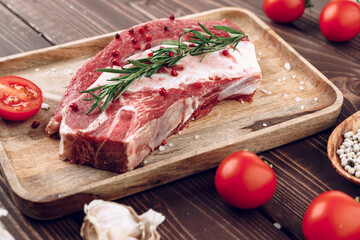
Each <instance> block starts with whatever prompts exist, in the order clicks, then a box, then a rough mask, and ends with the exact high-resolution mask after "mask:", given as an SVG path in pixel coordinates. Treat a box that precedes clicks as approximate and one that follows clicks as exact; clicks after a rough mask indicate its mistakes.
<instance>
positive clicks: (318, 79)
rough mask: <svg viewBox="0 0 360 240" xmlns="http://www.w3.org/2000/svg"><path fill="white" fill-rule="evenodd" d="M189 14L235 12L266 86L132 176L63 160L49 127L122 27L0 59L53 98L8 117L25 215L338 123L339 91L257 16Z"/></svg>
mask: <svg viewBox="0 0 360 240" xmlns="http://www.w3.org/2000/svg"><path fill="white" fill-rule="evenodd" d="M185 18H191V19H198V20H220V19H223V18H227V19H229V20H231V21H232V22H234V23H235V24H237V25H238V26H239V27H240V28H241V29H243V30H244V31H245V32H246V33H247V34H249V36H250V39H251V40H252V41H253V42H254V43H255V47H256V53H257V56H258V61H259V63H260V66H261V68H262V74H263V81H262V84H261V86H260V88H259V90H258V91H257V92H256V94H255V95H254V98H253V102H252V103H241V102H237V101H225V102H222V103H220V104H219V105H218V106H216V107H215V108H214V109H213V110H212V112H211V113H210V114H209V115H208V116H206V117H204V118H201V119H199V120H196V121H192V122H191V123H190V125H189V127H188V128H186V129H184V130H183V131H182V132H181V135H174V136H171V137H169V138H168V139H167V142H168V144H169V143H171V144H172V145H173V146H168V145H166V146H165V150H164V151H161V152H159V151H155V152H153V153H152V154H151V155H150V156H148V157H147V158H146V159H145V163H144V164H143V165H142V166H140V167H139V168H137V169H135V170H133V171H131V172H127V173H124V174H115V173H111V172H106V171H101V170H96V169H93V168H91V167H87V166H78V165H74V164H70V163H67V162H64V161H61V160H59V157H58V148H59V138H58V137H56V136H55V137H48V136H46V135H45V133H44V129H45V126H46V124H47V122H48V120H49V118H50V116H51V114H52V113H53V111H54V110H55V108H56V107H57V105H58V103H59V101H60V99H61V97H62V95H63V93H64V91H65V89H66V87H67V85H68V83H69V81H70V79H71V78H72V77H73V76H74V74H75V72H76V70H77V69H78V68H79V67H80V66H81V65H82V64H84V63H85V62H86V61H87V60H88V59H89V57H91V56H93V55H94V54H96V53H97V52H98V51H100V50H101V49H102V48H103V47H104V46H106V45H107V44H108V43H109V42H110V40H111V39H112V38H113V36H114V34H115V33H110V34H106V35H102V36H98V37H94V38H89V39H84V40H81V41H76V42H71V43H67V44H63V45H58V46H55V47H50V48H45V49H41V50H36V51H31V52H27V53H22V54H17V55H13V56H9V57H5V58H2V59H0V76H4V75H17V76H22V77H25V78H28V79H30V80H32V81H34V82H35V83H36V84H37V85H38V86H40V88H41V89H42V90H43V94H44V98H45V99H44V102H45V103H47V104H49V105H50V109H48V110H44V109H41V110H40V112H39V113H38V114H37V115H36V116H34V117H33V118H31V119H28V120H26V121H23V122H10V121H6V120H3V119H0V163H1V170H2V173H3V175H4V177H5V178H6V180H7V183H8V186H9V190H10V192H11V196H12V199H13V201H14V202H15V204H16V206H17V207H18V208H19V209H20V210H21V211H22V212H23V213H24V214H26V215H28V216H30V217H33V218H37V219H51V218H57V217H61V216H64V215H67V214H70V213H73V212H75V211H79V210H81V209H82V208H83V205H84V203H87V202H89V201H91V200H92V199H94V198H102V199H105V200H113V199H118V198H121V197H124V196H128V195H130V194H134V193H136V192H139V191H143V190H145V189H149V188H152V187H155V186H158V185H161V184H165V183H168V182H170V181H174V180H176V179H179V178H183V177H185V176H189V175H191V174H194V173H197V172H199V171H203V170H206V169H209V168H213V167H216V166H217V165H218V164H219V163H220V162H221V160H222V159H224V158H225V157H226V156H227V155H228V154H230V153H232V152H235V151H238V150H244V149H246V150H250V151H253V152H256V153H257V152H261V151H264V150H267V149H271V148H274V147H277V146H280V145H283V144H286V143H289V142H291V141H295V140H297V139H300V138H304V137H306V136H309V135H312V134H314V133H317V132H319V131H322V130H324V129H326V128H329V127H330V126H332V125H333V124H334V123H335V121H336V118H337V117H338V115H339V112H340V108H341V105H342V102H343V97H342V94H341V92H340V91H339V90H338V89H337V88H336V87H335V86H334V85H333V84H332V83H331V82H330V81H329V80H328V79H327V78H326V77H325V76H324V75H322V74H321V73H320V72H319V71H318V70H316V69H315V68H314V67H313V66H312V65H311V64H310V63H309V62H307V61H306V60H305V59H304V58H303V57H302V56H300V55H299V54H298V53H297V52H296V51H295V50H294V49H293V48H292V47H290V46H289V45H288V44H287V43H286V42H285V41H284V40H283V39H281V38H280V37H279V36H278V35H277V34H276V33H274V31H273V30H271V29H270V28H269V26H267V25H266V24H265V23H264V22H262V21H261V20H260V19H259V18H257V17H256V16H255V15H254V14H253V13H251V12H249V11H247V10H244V9H239V8H222V9H217V10H212V11H208V12H203V13H199V14H194V15H190V16H186V17H185ZM286 63H289V64H290V67H291V69H290V70H287V69H286V68H285V67H284V65H285V64H286ZM34 120H37V121H40V123H41V125H40V127H39V128H37V129H33V128H31V123H32V122H33V121H34Z"/></svg>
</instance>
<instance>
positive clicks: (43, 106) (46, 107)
mask: <svg viewBox="0 0 360 240" xmlns="http://www.w3.org/2000/svg"><path fill="white" fill-rule="evenodd" d="M41 108H42V109H49V104H46V103H42V104H41Z"/></svg>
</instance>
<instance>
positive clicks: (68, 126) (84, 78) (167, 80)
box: [47, 20, 261, 172]
mask: <svg viewBox="0 0 360 240" xmlns="http://www.w3.org/2000/svg"><path fill="white" fill-rule="evenodd" d="M197 23H198V22H197V21H192V20H158V21H154V22H149V23H146V24H144V25H140V26H137V27H134V28H132V29H130V30H129V31H124V32H122V33H121V34H119V35H117V36H116V38H115V39H114V40H113V41H112V42H111V43H110V44H109V45H108V46H107V47H106V48H105V49H104V50H103V51H102V52H100V53H99V54H97V55H96V56H95V57H93V58H92V59H91V60H90V62H89V63H87V64H85V65H84V66H83V67H82V68H81V69H79V71H78V73H77V74H76V76H75V78H74V79H73V80H72V82H71V84H70V86H69V89H68V90H67V91H66V94H65V96H64V98H63V100H62V101H61V103H60V105H59V107H58V109H57V110H56V112H55V113H54V115H53V117H52V119H51V120H50V123H49V125H48V127H47V132H48V133H49V134H52V133H54V132H56V131H57V130H58V127H59V126H60V129H59V133H60V137H61V140H60V158H61V159H67V160H69V161H70V162H73V163H79V164H89V165H92V166H94V167H95V168H99V169H104V170H109V171H114V172H125V171H129V170H132V169H134V168H135V167H137V166H138V165H139V164H140V163H141V162H142V161H143V160H144V158H145V157H146V156H148V155H149V154H150V153H151V152H152V151H153V150H154V149H156V148H157V147H158V146H159V145H160V144H161V142H162V141H163V140H164V139H165V138H166V137H167V136H169V135H171V134H174V133H176V132H177V131H179V130H181V129H182V128H183V127H184V126H185V125H186V124H187V122H188V121H189V120H190V119H193V118H198V117H201V116H204V115H206V114H208V113H209V112H210V110H211V108H212V107H213V106H215V105H216V104H217V103H219V102H220V101H222V100H225V99H238V100H240V99H242V100H246V101H251V97H252V95H253V94H254V92H255V91H256V89H257V88H258V86H259V84H260V81H261V71H260V67H259V65H258V63H257V61H256V56H255V50H254V45H253V44H252V43H251V42H250V41H248V40H247V39H246V40H244V41H240V43H239V44H238V46H237V48H236V50H235V51H233V46H229V47H228V49H227V52H226V54H224V51H218V52H213V53H211V54H209V55H207V56H206V58H205V59H204V60H203V61H201V62H200V60H201V58H202V57H203V56H187V57H185V58H183V59H181V60H180V61H179V62H178V63H177V64H176V65H175V66H173V67H171V68H162V69H161V71H159V72H158V73H156V74H155V75H153V76H152V77H151V78H145V77H143V78H142V79H141V80H140V81H136V82H134V83H133V84H132V85H131V86H130V88H129V89H128V90H127V91H126V92H125V93H124V94H123V95H122V96H121V97H120V98H119V100H117V101H113V102H111V103H110V104H109V106H108V107H107V109H106V110H105V111H104V112H103V113H101V112H100V110H99V109H96V110H94V111H92V112H91V113H90V114H88V115H86V112H87V111H88V110H89V109H90V107H91V105H92V102H87V101H83V100H82V99H84V98H89V94H81V93H79V92H80V91H83V90H85V89H88V88H92V87H95V86H99V85H103V84H105V83H106V82H107V80H108V79H110V78H112V77H116V76H118V74H114V73H102V74H101V73H100V74H101V75H100V74H99V73H97V72H96V73H95V72H94V70H96V69H99V68H105V67H116V66H114V64H113V63H115V65H120V66H122V65H123V63H125V62H127V60H128V59H138V58H144V57H147V56H148V53H150V52H151V51H152V50H156V49H158V48H159V47H161V45H160V42H161V41H164V40H169V39H171V40H176V39H177V38H178V36H179V34H180V33H181V32H182V29H183V28H193V29H199V27H198V25H197ZM202 23H203V24H204V25H205V26H206V27H207V28H209V29H210V30H211V31H213V32H216V30H215V29H213V28H212V27H211V26H213V25H227V26H230V27H233V28H237V27H236V26H234V25H233V24H232V23H231V22H229V21H227V20H223V21H216V22H202ZM145 26H146V27H145ZM199 30H200V29H199ZM219 34H221V32H219ZM222 34H223V33H222ZM149 36H151V37H149ZM134 39H136V41H134ZM121 42H126V43H121ZM124 44H125V45H124ZM149 44H151V46H149ZM140 48H141V49H142V51H141V50H139V49H140ZM147 48H148V49H147ZM116 59H118V60H116ZM171 70H175V71H176V72H177V76H173V75H174V74H171Z"/></svg>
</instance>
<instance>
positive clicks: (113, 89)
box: [81, 23, 246, 114]
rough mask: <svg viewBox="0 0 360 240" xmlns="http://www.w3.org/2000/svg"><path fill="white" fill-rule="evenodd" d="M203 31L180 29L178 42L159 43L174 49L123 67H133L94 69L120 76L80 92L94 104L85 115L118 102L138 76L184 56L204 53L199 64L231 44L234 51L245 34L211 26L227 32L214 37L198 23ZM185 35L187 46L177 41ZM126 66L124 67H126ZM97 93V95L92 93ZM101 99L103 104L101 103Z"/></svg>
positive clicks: (132, 61)
mask: <svg viewBox="0 0 360 240" xmlns="http://www.w3.org/2000/svg"><path fill="white" fill-rule="evenodd" d="M198 24H199V26H200V27H201V29H202V30H203V31H204V32H200V31H198V30H194V29H183V31H184V32H183V33H182V34H180V36H179V40H178V41H164V42H162V44H166V45H173V46H174V47H164V48H160V49H158V50H155V51H153V55H152V56H151V57H147V58H141V59H136V60H128V63H127V64H132V65H133V66H131V67H128V68H124V67H122V69H110V68H103V69H98V70H96V71H97V72H110V73H118V74H121V75H120V76H118V77H114V78H111V79H109V80H108V81H109V83H108V84H105V85H102V86H98V87H94V88H91V89H87V90H85V91H82V92H81V93H90V94H91V95H92V96H93V98H90V99H83V100H85V101H94V103H93V105H92V106H91V108H90V110H89V111H88V112H87V113H86V114H89V113H91V112H92V111H93V110H94V109H95V108H96V107H98V108H99V109H100V110H101V112H103V111H105V109H106V108H107V106H108V105H109V103H110V102H111V101H114V100H116V99H118V98H119V97H120V96H121V95H122V94H123V93H124V92H125V91H126V90H127V89H128V88H129V86H130V85H131V84H132V82H134V81H135V80H140V79H141V78H142V77H151V76H152V75H154V74H155V73H156V72H157V71H158V70H159V69H160V68H161V67H162V66H165V67H171V66H174V65H175V64H176V63H177V62H179V61H180V60H181V59H182V58H184V57H185V56H187V55H191V56H197V55H202V54H204V57H203V58H202V59H201V61H202V60H203V59H204V58H205V57H206V56H207V55H208V54H209V53H211V52H215V51H219V50H223V49H225V48H226V47H227V46H228V45H230V44H232V45H233V46H234V50H235V48H236V46H237V44H238V43H239V42H240V41H241V39H243V38H244V37H246V35H245V34H244V33H242V32H240V31H238V30H236V29H233V28H230V27H227V26H213V27H214V28H215V29H217V30H221V31H224V32H227V33H228V34H229V36H230V37H228V38H226V37H221V36H216V35H215V34H214V33H212V32H211V31H210V30H209V29H207V28H206V27H205V26H204V25H202V24H200V23H198ZM185 34H192V35H190V36H189V37H190V38H191V39H190V40H189V42H190V44H191V45H192V46H189V45H188V44H185V43H183V42H182V41H181V37H182V36H183V35H185ZM127 64H126V65H127ZM98 90H100V93H98V94H96V93H95V92H96V91H98ZM104 99H105V101H104V102H103V104H102V105H101V102H102V101H103V100H104Z"/></svg>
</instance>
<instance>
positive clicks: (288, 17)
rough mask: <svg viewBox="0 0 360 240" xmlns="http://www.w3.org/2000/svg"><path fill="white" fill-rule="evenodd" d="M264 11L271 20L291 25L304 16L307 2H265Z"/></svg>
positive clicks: (270, 0)
mask: <svg viewBox="0 0 360 240" xmlns="http://www.w3.org/2000/svg"><path fill="white" fill-rule="evenodd" d="M263 10H264V12H265V14H266V15H267V16H268V17H269V18H270V19H271V20H273V21H275V22H279V23H289V22H293V21H295V20H296V19H298V18H300V17H301V16H302V15H303V13H304V11H305V0H264V1H263Z"/></svg>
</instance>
